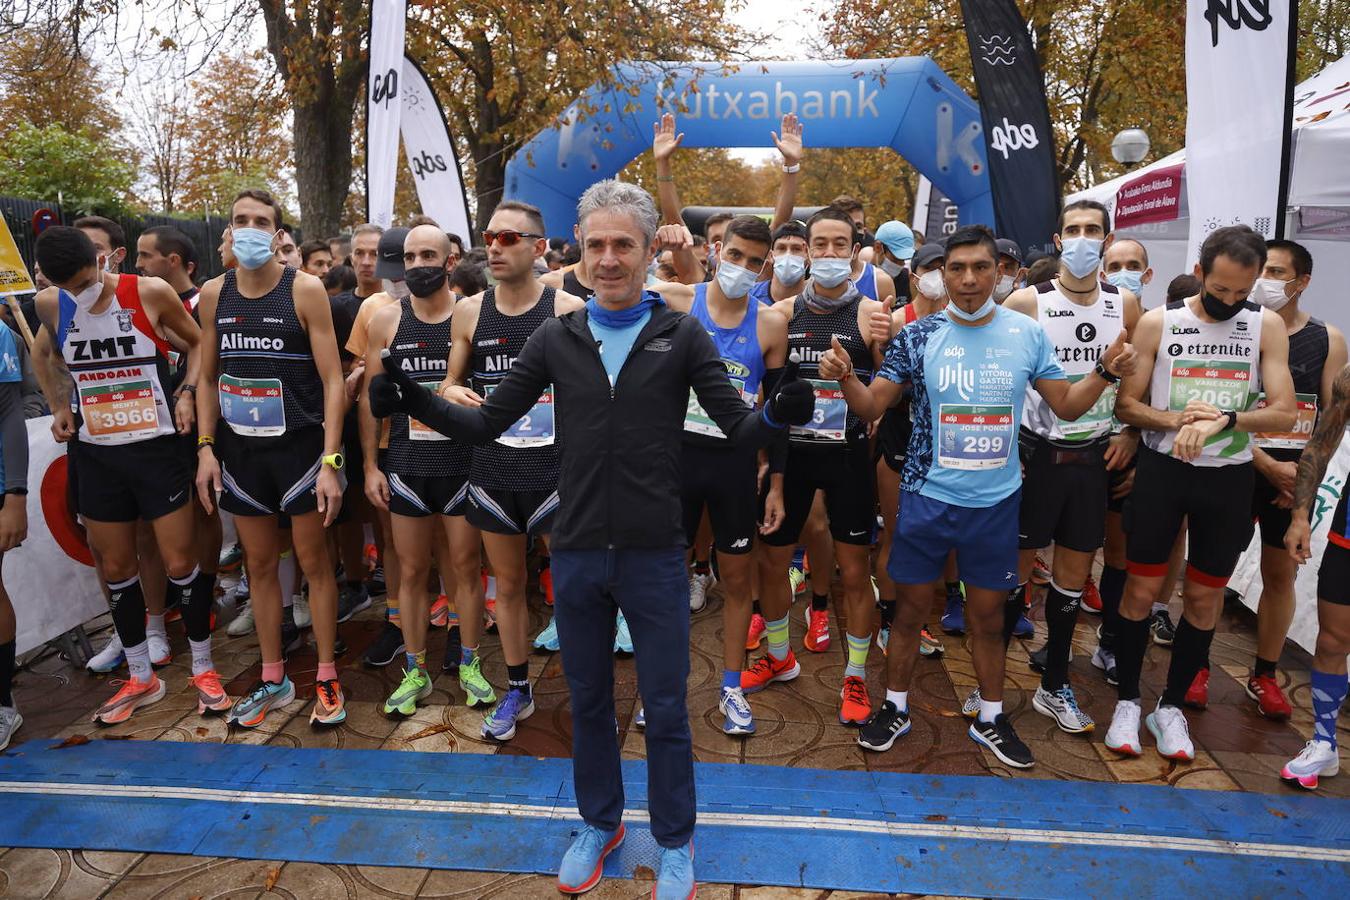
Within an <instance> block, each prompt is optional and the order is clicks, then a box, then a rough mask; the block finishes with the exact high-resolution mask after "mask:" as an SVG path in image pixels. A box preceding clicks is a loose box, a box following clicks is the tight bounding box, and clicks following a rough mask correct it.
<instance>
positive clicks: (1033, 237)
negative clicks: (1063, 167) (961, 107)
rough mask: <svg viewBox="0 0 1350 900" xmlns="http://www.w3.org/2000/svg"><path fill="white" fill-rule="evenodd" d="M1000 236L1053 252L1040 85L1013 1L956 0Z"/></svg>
mask: <svg viewBox="0 0 1350 900" xmlns="http://www.w3.org/2000/svg"><path fill="white" fill-rule="evenodd" d="M961 10H962V12H963V13H964V15H965V20H966V40H967V41H968V42H969V44H970V59H971V62H972V63H973V65H974V69H975V86H976V88H978V90H979V94H980V117H981V119H982V120H983V123H984V139H985V146H986V148H987V149H988V155H989V182H990V187H991V189H992V191H993V195H994V216H995V218H996V220H997V223H998V228H997V231H998V234H999V237H1005V238H1010V239H1012V240H1014V241H1016V242H1017V243H1018V244H1020V245H1021V246H1022V247H1023V248H1024V249H1027V250H1029V249H1031V248H1033V247H1035V248H1039V249H1042V250H1053V246H1052V241H1051V237H1052V235H1053V234H1054V233H1055V228H1056V225H1057V222H1058V220H1059V178H1058V175H1057V172H1056V168H1055V142H1054V133H1053V132H1052V131H1051V130H1050V110H1049V108H1048V106H1047V105H1046V100H1045V82H1044V80H1043V79H1042V77H1041V67H1040V63H1039V61H1038V60H1037V59H1036V51H1035V49H1034V48H1033V47H1032V46H1031V35H1030V34H1029V33H1028V31H1027V25H1026V22H1025V21H1023V19H1022V14H1021V13H1020V12H1018V10H1017V3H1016V0H961Z"/></svg>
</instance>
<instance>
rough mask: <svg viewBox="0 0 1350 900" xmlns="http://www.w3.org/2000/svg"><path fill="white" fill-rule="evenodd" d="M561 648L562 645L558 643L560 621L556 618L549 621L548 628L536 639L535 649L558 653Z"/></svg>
mask: <svg viewBox="0 0 1350 900" xmlns="http://www.w3.org/2000/svg"><path fill="white" fill-rule="evenodd" d="M561 648H562V645H561V644H559V643H558V619H557V617H556V616H555V617H552V618H550V619H549V620H548V627H547V628H545V629H544V630H543V631H541V632H539V637H537V638H535V639H534V649H536V650H543V651H545V652H548V653H557V652H558V651H559V650H560V649H561Z"/></svg>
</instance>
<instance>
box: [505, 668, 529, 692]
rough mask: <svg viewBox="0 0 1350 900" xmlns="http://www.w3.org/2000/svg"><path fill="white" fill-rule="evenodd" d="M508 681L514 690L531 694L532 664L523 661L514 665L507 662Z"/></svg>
mask: <svg viewBox="0 0 1350 900" xmlns="http://www.w3.org/2000/svg"><path fill="white" fill-rule="evenodd" d="M506 683H507V685H508V686H509V687H510V688H511V690H513V691H520V692H521V693H523V694H524V695H525V696H527V697H528V696H529V695H530V664H529V663H521V664H520V665H518V666H513V665H511V664H510V663H507V664H506Z"/></svg>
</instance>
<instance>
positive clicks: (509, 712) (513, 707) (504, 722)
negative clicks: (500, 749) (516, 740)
mask: <svg viewBox="0 0 1350 900" xmlns="http://www.w3.org/2000/svg"><path fill="white" fill-rule="evenodd" d="M532 715H534V697H532V696H529V695H527V694H526V693H525V692H524V691H517V690H510V691H507V692H506V696H505V697H503V698H502V699H501V702H500V703H498V704H497V705H496V706H494V707H493V708H492V712H490V713H488V714H487V715H486V716H484V717H483V737H485V738H492V739H493V740H497V741H509V740H511V738H513V737H515V736H516V723H517V722H523V721H525V720H526V719H528V718H529V717H530V716H532Z"/></svg>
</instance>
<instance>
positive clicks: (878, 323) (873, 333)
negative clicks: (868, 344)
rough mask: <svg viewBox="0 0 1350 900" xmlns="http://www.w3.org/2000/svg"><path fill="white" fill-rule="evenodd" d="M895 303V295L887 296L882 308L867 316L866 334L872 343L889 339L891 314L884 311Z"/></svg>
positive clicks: (880, 342)
mask: <svg viewBox="0 0 1350 900" xmlns="http://www.w3.org/2000/svg"><path fill="white" fill-rule="evenodd" d="M894 303H895V297H894V296H891V297H887V298H886V300H885V302H884V303H882V308H881V309H878V310H877V311H876V312H874V313H872V314H871V315H870V316H868V317H867V334H868V337H870V338H871V339H872V343H874V344H885V343H886V342H887V341H889V340H890V339H891V326H892V321H891V314H890V313H888V312H886V310H888V309H890V308H891V306H892V305H893V304H894Z"/></svg>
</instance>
